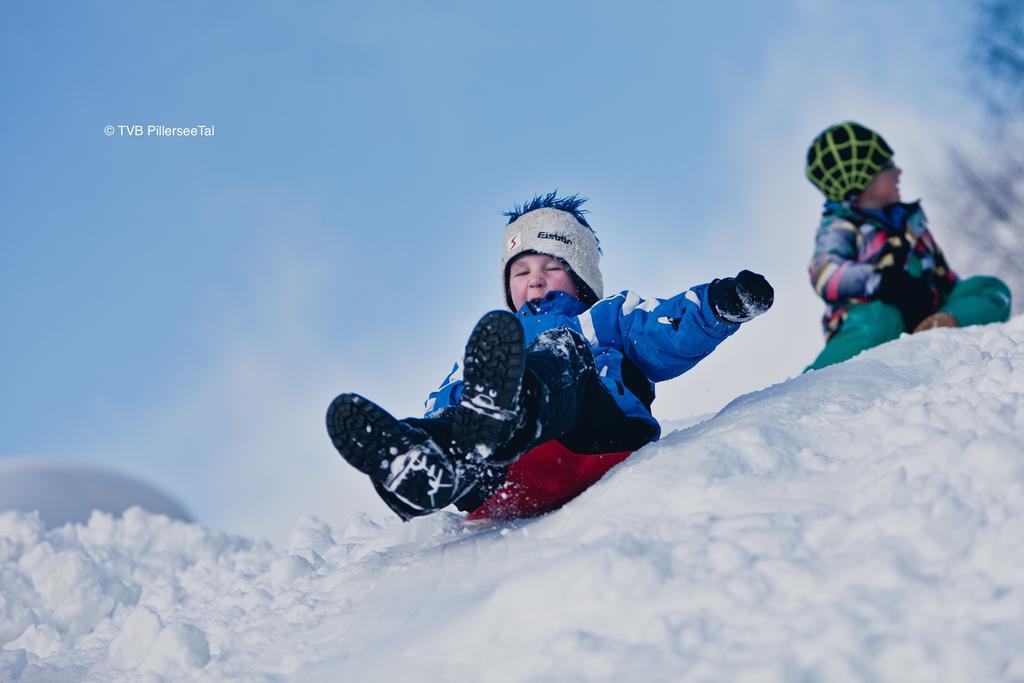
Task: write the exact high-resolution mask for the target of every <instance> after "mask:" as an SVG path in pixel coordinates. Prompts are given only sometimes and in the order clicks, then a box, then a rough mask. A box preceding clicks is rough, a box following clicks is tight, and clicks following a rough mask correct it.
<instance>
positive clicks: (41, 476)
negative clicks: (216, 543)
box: [0, 459, 192, 528]
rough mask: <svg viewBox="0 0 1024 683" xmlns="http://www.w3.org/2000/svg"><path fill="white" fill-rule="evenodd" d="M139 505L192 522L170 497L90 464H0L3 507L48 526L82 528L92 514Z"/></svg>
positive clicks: (10, 462) (31, 461)
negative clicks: (35, 514)
mask: <svg viewBox="0 0 1024 683" xmlns="http://www.w3.org/2000/svg"><path fill="white" fill-rule="evenodd" d="M135 506H138V507H142V508H145V509H146V510H149V511H150V512H155V513H157V514H161V515H168V516H170V517H174V518H175V519H180V520H184V521H186V522H190V521H192V520H191V519H190V518H189V515H188V513H187V512H185V508H183V507H182V506H181V504H179V503H178V502H176V501H175V500H173V499H172V498H170V497H169V496H168V495H167V494H165V493H161V492H160V491H158V490H156V489H155V488H153V487H152V486H150V485H149V484H146V483H144V482H142V481H139V480H138V479H135V478H134V477H130V476H128V475H125V474H119V473H117V472H110V471H108V470H104V469H100V468H98V467H93V466H89V465H76V464H71V463H60V462H40V461H37V460H14V459H4V460H0V509H3V510H21V511H23V512H32V511H37V512H38V513H39V516H40V518H41V519H42V521H43V523H44V524H46V526H48V527H50V528H53V527H57V526H60V525H62V524H67V523H68V522H74V523H76V524H83V523H85V522H86V521H87V520H88V519H89V515H90V514H91V513H92V511H93V510H99V511H101V512H109V513H111V514H117V515H119V514H121V513H122V512H124V511H125V510H127V509H128V508H130V507H135Z"/></svg>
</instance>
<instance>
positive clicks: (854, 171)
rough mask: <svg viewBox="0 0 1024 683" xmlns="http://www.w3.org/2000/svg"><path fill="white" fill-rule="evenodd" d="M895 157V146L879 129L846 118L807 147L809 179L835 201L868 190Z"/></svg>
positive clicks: (840, 200) (843, 199) (844, 199)
mask: <svg viewBox="0 0 1024 683" xmlns="http://www.w3.org/2000/svg"><path fill="white" fill-rule="evenodd" d="M891 159H892V148H891V147H889V145H887V144H886V142H885V140H883V139H882V136H881V135H879V134H878V133H876V132H875V131H873V130H871V129H870V128H867V127H865V126H862V125H860V124H859V123H855V122H853V121H844V122H843V123H837V124H836V125H834V126H830V127H829V128H826V129H825V130H824V131H823V132H822V133H821V134H820V135H818V137H816V138H814V142H812V143H811V148H810V149H808V150H807V179H808V180H810V181H811V182H812V183H814V186H815V187H817V188H818V189H819V190H821V191H822V192H823V193H824V194H825V196H826V197H827V198H828V199H829V200H831V201H833V202H842V201H846V200H848V199H850V198H851V197H853V196H855V195H857V194H859V193H860V192H863V191H864V188H866V187H867V186H868V185H870V184H871V181H872V180H874V179H875V177H876V176H877V175H878V174H879V173H881V172H882V171H883V170H884V169H885V168H886V166H888V165H889V162H890V160H891Z"/></svg>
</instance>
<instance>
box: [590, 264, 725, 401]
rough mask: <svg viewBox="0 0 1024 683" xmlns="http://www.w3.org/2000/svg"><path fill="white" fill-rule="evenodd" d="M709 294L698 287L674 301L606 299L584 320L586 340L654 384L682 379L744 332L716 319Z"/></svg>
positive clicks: (621, 295) (626, 297) (629, 295)
mask: <svg viewBox="0 0 1024 683" xmlns="http://www.w3.org/2000/svg"><path fill="white" fill-rule="evenodd" d="M707 289H708V286H707V285H706V284H704V285H697V286H695V287H692V288H690V289H689V290H687V291H685V292H683V293H681V294H677V295H676V296H674V297H672V298H670V299H643V298H641V297H640V296H638V295H637V294H635V293H633V292H628V291H627V292H621V293H619V294H617V295H616V296H614V297H610V298H608V299H602V300H601V301H599V302H597V303H596V304H594V305H593V307H591V308H590V310H589V311H587V312H585V313H584V314H582V315H581V316H579V317H580V323H581V327H582V328H583V333H584V336H587V337H588V338H589V339H590V341H591V343H592V344H593V343H595V341H596V344H597V346H611V347H613V348H616V349H618V350H619V351H621V352H622V353H623V355H625V356H626V357H627V358H628V359H629V360H630V361H631V362H632V363H633V364H635V365H636V366H637V367H638V368H639V369H640V371H641V372H643V373H644V374H645V375H646V376H647V377H648V378H649V379H651V380H652V381H654V382H663V381H665V380H667V379H672V378H673V377H678V376H679V375H681V374H683V373H684V372H686V371H687V370H689V369H690V368H692V367H693V366H694V365H696V364H697V363H698V362H700V361H701V360H703V359H704V358H705V357H707V356H708V354H710V353H711V352H712V351H714V350H715V349H716V348H717V347H718V345H719V344H721V343H722V342H723V341H724V340H725V339H726V338H728V337H729V336H730V335H731V334H732V333H734V332H735V331H736V330H737V329H739V325H738V324H736V323H729V322H724V321H722V320H719V319H718V318H717V317H716V316H715V314H714V312H713V311H712V310H711V306H710V304H709V303H708V301H707ZM591 335H592V336H591Z"/></svg>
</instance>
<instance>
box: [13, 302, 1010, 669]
mask: <svg viewBox="0 0 1024 683" xmlns="http://www.w3.org/2000/svg"><path fill="white" fill-rule="evenodd" d="M339 466H341V464H340V463H339ZM0 563H2V564H0V582H2V589H3V590H2V593H0V642H2V643H6V644H5V645H4V646H3V651H2V653H0V680H10V679H17V678H18V677H19V676H20V677H21V678H22V680H26V681H77V680H83V679H85V680H97V681H138V680H153V681H157V680H160V678H159V676H163V677H166V678H168V679H172V680H178V679H189V678H195V679H198V680H224V679H240V680H246V681H253V680H257V681H273V680H282V679H283V680H296V681H317V680H321V681H362V680H365V681H382V680H416V681H442V680H477V679H479V680H485V681H487V680H494V681H516V680H544V681H549V680H550V681H554V680H557V681H565V680H608V681H612V680H614V681H626V680H629V681H641V680H642V681H677V680H693V681H755V680H756V681H830V682H831V681H876V680H881V681H901V682H902V681H1020V680H1024V650H1022V649H1021V646H1020V644H1021V643H1022V642H1024V318H1017V319H1015V320H1013V321H1011V322H1010V323H1008V324H1006V325H994V326H989V327H985V328H975V329H966V330H937V331H933V332H929V333H927V334H922V335H917V336H914V337H904V338H903V339H901V340H898V341H896V342H893V343H891V344H888V345H886V346H884V347H881V348H879V349H875V350H873V351H870V352H868V353H866V354H863V355H862V356H860V357H858V358H856V359H854V360H852V361H850V362H848V363H845V364H843V365H841V366H837V367H833V368H829V369H826V370H824V371H821V372H817V373H813V374H810V375H805V376H801V377H798V378H796V379H793V380H790V381H788V382H785V383H783V384H780V385H777V386H773V387H770V388H768V389H765V390H763V391H760V392H756V393H753V394H749V395H747V396H743V397H741V398H739V399H737V400H736V401H734V402H733V403H732V404H730V405H729V406H727V407H726V408H725V409H724V410H723V411H722V412H721V413H719V414H718V415H716V416H715V417H714V418H712V419H709V420H707V421H705V422H702V423H701V424H698V425H695V426H692V427H689V428H687V429H683V430H681V431H677V432H675V433H672V434H669V435H668V436H666V437H665V438H664V439H663V440H662V441H661V442H659V443H658V444H656V445H653V446H651V447H648V448H646V449H644V450H642V451H641V452H639V453H638V454H636V455H635V456H634V457H632V458H631V459H630V460H628V461H627V462H626V463H624V464H623V465H621V466H620V467H618V468H616V469H615V470H613V471H612V472H611V473H610V474H609V475H608V476H607V477H606V478H605V479H604V480H603V481H602V482H600V483H599V484H598V485H597V486H595V487H593V488H592V489H591V490H590V491H588V492H587V493H586V494H584V495H583V496H582V497H580V498H578V499H577V500H575V501H573V502H572V503H571V504H569V505H568V506H566V507H565V508H564V509H562V510H560V511H558V512H555V513H552V514H550V515H548V516H546V517H543V518H540V519H536V520H532V521H525V522H520V523H517V524H514V525H501V526H491V527H488V526H486V525H483V526H469V525H466V524H465V523H463V521H462V519H461V517H460V516H458V515H456V514H453V513H446V514H442V515H436V516H434V517H432V518H426V519H421V520H417V521H414V522H412V523H409V524H404V525H403V524H401V523H399V522H398V521H397V520H395V521H393V522H388V523H385V524H377V523H374V522H372V521H370V520H368V519H366V518H357V519H355V520H353V521H352V522H351V523H350V524H349V525H348V526H347V527H346V528H344V529H330V528H327V527H326V526H325V525H323V524H322V523H319V522H317V521H316V520H312V519H307V520H303V521H300V523H299V524H298V526H297V527H296V528H295V530H294V532H293V533H292V536H291V540H290V545H289V547H288V548H277V547H272V546H270V545H266V544H263V543H257V542H253V541H248V540H245V539H242V538H237V537H230V536H227V535H224V534H222V533H218V532H216V531H213V530H208V529H204V528H202V527H199V526H195V525H190V524H186V523H184V522H177V521H171V520H170V519H168V518H166V517H161V516H156V515H150V514H147V513H144V512H141V511H140V510H137V509H134V510H129V511H128V512H127V513H126V514H125V515H124V516H123V518H118V519H115V518H112V517H110V516H108V515H103V514H94V515H93V517H92V518H91V519H90V520H89V523H88V524H87V525H84V526H71V525H69V526H65V527H62V528H60V529H56V530H53V531H46V530H45V528H44V526H43V525H42V523H41V522H40V521H39V520H38V519H36V518H34V517H32V516H29V515H25V514H23V513H13V512H11V513H3V514H0ZM145 672H149V675H150V677H149V678H145V677H144V676H143V674H144V673H145Z"/></svg>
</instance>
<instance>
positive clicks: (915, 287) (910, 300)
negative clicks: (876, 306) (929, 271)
mask: <svg viewBox="0 0 1024 683" xmlns="http://www.w3.org/2000/svg"><path fill="white" fill-rule="evenodd" d="M876 294H877V296H878V298H879V299H881V300H882V301H883V302H884V303H887V304H889V305H890V306H895V307H896V308H898V309H900V313H902V314H903V325H904V328H905V329H907V330H913V329H914V328H915V327H917V324H918V323H919V322H921V321H922V320H924V319H925V318H927V317H928V316H929V315H931V314H932V313H934V312H935V310H936V306H935V293H934V292H933V291H932V288H931V287H930V286H929V285H928V283H927V282H925V281H924V280H922V279H920V278H916V277H913V276H912V275H911V274H910V273H908V272H907V271H905V270H903V268H902V267H901V266H891V267H889V268H883V269H882V281H881V282H880V283H879V285H878V291H877V292H876Z"/></svg>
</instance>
